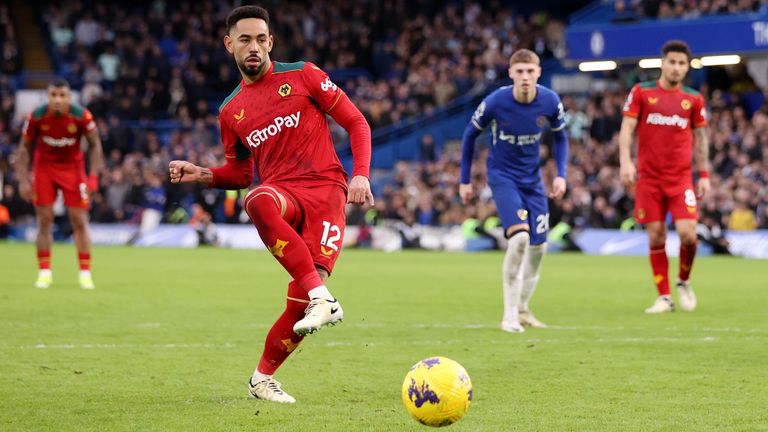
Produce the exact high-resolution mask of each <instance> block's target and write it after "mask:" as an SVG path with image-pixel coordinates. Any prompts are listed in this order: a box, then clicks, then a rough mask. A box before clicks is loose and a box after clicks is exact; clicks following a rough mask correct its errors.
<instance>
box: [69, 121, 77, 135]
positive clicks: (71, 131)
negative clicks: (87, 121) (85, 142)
mask: <svg viewBox="0 0 768 432" xmlns="http://www.w3.org/2000/svg"><path fill="white" fill-rule="evenodd" d="M67 132H69V133H71V134H73V133H75V132H77V126H76V125H75V124H74V123H70V124H68V125H67Z"/></svg>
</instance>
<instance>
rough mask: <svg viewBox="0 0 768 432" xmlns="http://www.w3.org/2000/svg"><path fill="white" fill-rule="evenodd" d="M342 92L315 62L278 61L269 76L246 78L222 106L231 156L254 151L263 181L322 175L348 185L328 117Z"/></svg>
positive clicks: (310, 178) (303, 179)
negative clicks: (250, 81) (254, 78)
mask: <svg viewBox="0 0 768 432" xmlns="http://www.w3.org/2000/svg"><path fill="white" fill-rule="evenodd" d="M342 94H343V92H342V90H341V89H340V88H338V87H337V86H336V84H334V83H333V82H332V81H331V79H330V78H329V77H328V75H327V74H326V73H325V72H323V71H322V70H320V68H318V67H317V66H315V65H313V64H312V63H309V62H297V63H279V62H272V65H271V66H270V69H269V71H268V72H267V73H266V74H265V75H264V76H263V77H261V78H260V79H259V80H258V81H256V82H254V83H251V84H246V83H245V82H241V83H240V85H238V86H237V88H236V89H235V90H234V91H233V92H232V94H230V95H229V97H228V98H227V99H226V100H224V103H222V105H221V107H219V122H220V124H221V137H222V142H223V144H224V151H225V155H226V157H227V158H229V159H238V160H242V159H243V157H247V156H248V154H249V153H250V154H252V155H253V159H254V162H255V165H256V173H257V176H258V178H259V182H260V183H270V182H307V181H309V182H312V181H315V180H321V181H326V182H327V181H332V182H336V183H338V184H339V185H341V186H342V187H343V188H345V189H346V187H347V174H346V173H345V172H344V169H343V168H342V166H341V163H340V162H339V158H338V156H337V155H336V151H335V149H334V147H333V142H332V140H331V134H330V129H329V127H328V122H327V120H326V117H325V113H327V112H329V111H331V109H333V107H334V106H335V105H336V103H337V102H338V101H339V98H340V97H341V96H342Z"/></svg>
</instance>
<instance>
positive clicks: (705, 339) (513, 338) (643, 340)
mask: <svg viewBox="0 0 768 432" xmlns="http://www.w3.org/2000/svg"><path fill="white" fill-rule="evenodd" d="M760 339H762V338H760ZM721 340H727V339H722V338H718V337H715V336H700V337H674V336H663V337H615V338H594V339H593V338H584V337H578V338H547V337H543V338H541V337H537V338H526V336H522V335H511V334H510V335H507V339H505V340H503V342H501V343H515V342H522V343H526V344H529V343H541V344H547V343H551V344H559V343H570V344H573V343H604V344H624V343H632V344H648V343H712V342H718V341H721ZM466 343H467V341H466V339H444V340H433V341H430V342H429V344H430V345H433V346H442V345H457V344H466ZM320 345H321V346H325V347H328V348H340V347H352V348H356V349H357V348H373V347H381V346H390V345H396V346H403V345H420V346H423V345H424V341H421V340H412V341H399V342H383V341H377V342H372V341H369V342H350V341H329V342H325V343H321V344H320ZM238 347H239V345H238V344H235V343H230V342H227V343H223V344H211V343H166V344H148V345H141V344H37V345H21V346H9V345H5V346H0V349H22V350H41V349H46V350H47V349H52V350H68V349H107V350H111V349H160V348H162V349H211V348H215V349H221V348H238Z"/></svg>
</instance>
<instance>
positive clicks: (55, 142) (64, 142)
mask: <svg viewBox="0 0 768 432" xmlns="http://www.w3.org/2000/svg"><path fill="white" fill-rule="evenodd" d="M43 142H44V143H46V144H48V145H49V146H51V147H66V146H71V145H73V144H74V143H75V139H74V138H53V137H49V136H43Z"/></svg>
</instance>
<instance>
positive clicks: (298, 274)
mask: <svg viewBox="0 0 768 432" xmlns="http://www.w3.org/2000/svg"><path fill="white" fill-rule="evenodd" d="M283 206H285V208H286V210H285V215H282V214H281V209H282V208H283ZM244 207H245V210H246V212H247V213H248V216H249V217H250V218H251V221H252V222H253V224H254V225H255V226H256V229H257V230H258V231H259V236H260V237H261V240H262V241H263V242H264V244H265V245H266V246H267V249H268V250H269V252H271V253H272V255H273V256H274V257H275V258H276V259H277V261H278V262H279V263H280V265H282V266H283V267H284V268H285V269H286V270H287V271H288V273H289V274H290V275H291V277H293V280H294V281H295V282H296V284H298V286H299V288H301V289H302V290H303V291H304V292H305V293H306V292H308V291H309V290H311V289H312V288H317V287H318V286H320V285H322V284H323V281H322V280H321V279H320V275H318V274H317V271H316V270H315V264H314V262H313V260H312V255H311V254H310V253H309V248H307V245H306V244H305V243H304V240H302V238H301V236H299V234H298V233H297V232H296V230H294V229H293V227H291V225H290V224H289V223H288V222H286V221H287V220H288V221H292V222H293V221H294V220H295V219H299V218H298V217H297V216H298V211H297V209H296V206H295V205H294V204H293V201H291V199H290V198H289V197H287V196H283V195H278V194H277V193H276V191H275V190H274V189H273V188H271V187H268V186H261V187H258V188H256V189H254V190H253V192H251V195H249V196H248V197H247V198H246V200H245V204H244ZM284 218H285V219H284ZM304 297H305V296H302V298H304Z"/></svg>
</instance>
